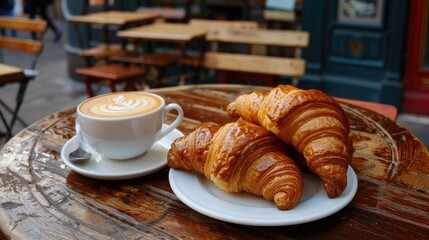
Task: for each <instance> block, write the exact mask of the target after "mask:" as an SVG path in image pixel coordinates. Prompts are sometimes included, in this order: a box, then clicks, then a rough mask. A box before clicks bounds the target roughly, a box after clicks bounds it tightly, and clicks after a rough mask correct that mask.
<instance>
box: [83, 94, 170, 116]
mask: <svg viewBox="0 0 429 240" xmlns="http://www.w3.org/2000/svg"><path fill="white" fill-rule="evenodd" d="M161 105H162V101H161V100H160V99H159V98H158V97H156V96H152V95H150V94H145V93H138V92H126V93H125V92H122V93H111V94H106V95H102V96H98V97H94V98H91V99H88V100H86V101H85V102H84V103H82V104H81V105H80V108H79V110H80V112H82V113H83V114H85V115H88V116H92V117H101V118H121V117H131V116H137V115H140V114H143V113H148V112H151V111H153V110H155V109H157V108H159V107H160V106H161Z"/></svg>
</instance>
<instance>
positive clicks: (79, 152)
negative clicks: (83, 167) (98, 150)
mask: <svg viewBox="0 0 429 240" xmlns="http://www.w3.org/2000/svg"><path fill="white" fill-rule="evenodd" d="M76 130H77V139H78V141H79V146H78V148H77V149H76V150H74V151H73V152H71V153H70V154H69V159H70V161H71V162H74V163H82V162H85V161H88V160H89V159H91V153H89V152H87V151H85V150H84V149H83V147H82V141H83V138H82V132H81V131H80V128H79V127H76Z"/></svg>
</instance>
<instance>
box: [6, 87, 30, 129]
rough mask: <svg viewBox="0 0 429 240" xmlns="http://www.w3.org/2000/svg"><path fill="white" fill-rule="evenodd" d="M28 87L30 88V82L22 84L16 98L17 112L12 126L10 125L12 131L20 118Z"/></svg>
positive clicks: (14, 114) (15, 111)
mask: <svg viewBox="0 0 429 240" xmlns="http://www.w3.org/2000/svg"><path fill="white" fill-rule="evenodd" d="M27 86H28V80H25V81H22V82H20V87H19V90H18V95H17V97H16V106H15V110H14V111H13V116H12V120H11V121H10V124H9V128H10V129H11V130H12V129H13V126H14V125H15V122H16V119H17V118H18V112H19V109H20V108H21V105H22V103H23V102H24V95H25V91H26V90H27Z"/></svg>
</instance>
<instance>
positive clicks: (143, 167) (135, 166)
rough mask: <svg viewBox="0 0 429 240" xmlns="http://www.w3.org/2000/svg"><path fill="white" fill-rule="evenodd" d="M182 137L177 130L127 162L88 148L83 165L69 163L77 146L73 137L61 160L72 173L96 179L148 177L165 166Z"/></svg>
mask: <svg viewBox="0 0 429 240" xmlns="http://www.w3.org/2000/svg"><path fill="white" fill-rule="evenodd" d="M181 136H183V134H182V132H180V131H179V130H177V129H174V130H173V131H171V132H170V133H169V134H167V136H165V137H164V138H162V139H161V140H159V141H158V142H157V143H155V144H154V145H153V146H152V148H151V149H149V151H147V152H146V154H144V155H142V156H139V157H136V158H133V159H129V160H120V161H118V160H111V159H109V158H105V157H103V156H101V155H99V154H98V153H97V152H95V151H94V150H93V149H91V148H90V147H86V150H87V151H88V152H90V153H91V154H92V157H91V159H90V160H89V161H87V162H84V163H73V162H70V160H69V158H68V156H69V154H70V153H71V152H72V151H74V150H75V149H76V148H77V146H78V141H77V137H76V136H74V137H72V138H71V139H70V140H68V141H67V143H66V144H65V145H64V146H63V148H62V150H61V159H62V160H63V162H64V164H66V165H67V166H68V167H69V168H71V169H72V170H73V171H75V172H77V173H79V174H81V175H84V176H87V177H91V178H96V179H103V180H123V179H130V178H136V177H141V176H145V175H148V174H150V173H153V172H155V171H157V170H159V169H161V168H163V167H164V166H165V165H167V153H168V150H169V149H170V146H171V144H172V143H173V141H174V140H175V139H176V138H178V137H181Z"/></svg>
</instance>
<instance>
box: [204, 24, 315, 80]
mask: <svg viewBox="0 0 429 240" xmlns="http://www.w3.org/2000/svg"><path fill="white" fill-rule="evenodd" d="M206 40H207V41H209V42H216V43H218V42H225V43H235V44H237V43H238V44H247V45H264V46H279V47H293V48H296V49H301V48H304V47H307V46H308V43H309V34H308V33H307V32H302V31H284V30H267V29H223V30H210V31H209V33H208V34H207V36H206ZM305 63H306V62H305V60H304V59H300V58H287V57H273V56H267V55H252V54H244V53H221V52H209V53H206V54H205V61H204V66H205V67H207V68H209V69H214V70H217V71H218V73H219V81H220V82H221V83H228V82H230V81H231V79H237V80H240V81H242V82H249V81H256V82H262V83H264V84H266V85H268V86H271V87H274V86H276V85H277V84H278V82H279V81H280V79H281V76H289V77H292V78H297V77H301V76H303V75H304V73H305V66H306V64H305ZM295 85H296V83H295Z"/></svg>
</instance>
